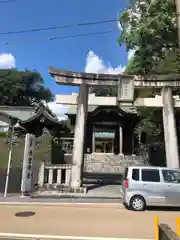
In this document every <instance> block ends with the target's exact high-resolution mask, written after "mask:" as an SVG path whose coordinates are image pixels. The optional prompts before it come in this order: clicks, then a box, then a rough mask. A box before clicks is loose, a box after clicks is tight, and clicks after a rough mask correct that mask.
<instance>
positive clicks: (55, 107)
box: [47, 102, 67, 121]
mask: <svg viewBox="0 0 180 240" xmlns="http://www.w3.org/2000/svg"><path fill="white" fill-rule="evenodd" d="M47 105H48V107H49V108H50V109H51V111H52V112H53V113H54V114H56V116H57V117H58V119H59V121H60V120H65V119H67V116H66V115H65V113H66V112H67V106H66V105H62V104H57V103H56V102H49V103H48V104H47Z"/></svg>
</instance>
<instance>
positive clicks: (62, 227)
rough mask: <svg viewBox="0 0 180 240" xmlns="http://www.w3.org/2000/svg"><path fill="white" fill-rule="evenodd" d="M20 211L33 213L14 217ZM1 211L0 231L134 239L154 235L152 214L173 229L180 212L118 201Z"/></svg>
mask: <svg viewBox="0 0 180 240" xmlns="http://www.w3.org/2000/svg"><path fill="white" fill-rule="evenodd" d="M19 212H33V213H34V215H32V214H31V216H29V217H28V216H27V217H17V216H16V215H15V214H16V213H19ZM0 213H1V224H0V232H1V233H2V232H5V233H20V234H41V235H61V236H76V237H79V236H84V237H109V238H113V237H114V238H136V239H137V238H138V239H139V238H140V239H154V216H156V215H158V216H159V217H160V222H161V223H167V224H169V225H170V227H172V228H173V230H175V228H176V227H175V221H176V218H177V217H179V216H180V211H177V210H176V211H173V210H172V211H170V210H169V211H157V209H156V210H151V211H145V212H132V211H128V210H126V209H124V208H122V207H120V206H119V205H118V204H117V205H115V204H114V205H110V204H109V205H101V204H97V205H96V204H93V205H89V206H86V205H83V204H82V205H81V204H78V205H73V204H72V205H69V206H67V205H65V204H64V205H63V204H62V205H60V206H43V205H41V206H35V205H16V206H15V205H14V206H13V205H1V206H0ZM9 239H12V238H9ZM24 239H25V238H24ZM41 239H42V238H41Z"/></svg>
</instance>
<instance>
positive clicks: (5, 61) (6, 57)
mask: <svg viewBox="0 0 180 240" xmlns="http://www.w3.org/2000/svg"><path fill="white" fill-rule="evenodd" d="M15 67H16V59H15V57H14V56H13V55H12V54H11V53H0V69H10V68H15Z"/></svg>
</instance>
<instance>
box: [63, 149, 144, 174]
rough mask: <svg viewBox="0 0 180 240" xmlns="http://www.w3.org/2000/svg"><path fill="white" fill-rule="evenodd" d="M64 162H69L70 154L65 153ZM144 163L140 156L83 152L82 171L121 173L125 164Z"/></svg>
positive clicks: (70, 160) (70, 161) (70, 159)
mask: <svg viewBox="0 0 180 240" xmlns="http://www.w3.org/2000/svg"><path fill="white" fill-rule="evenodd" d="M65 162H66V163H68V164H71V163H72V155H70V154H67V155H65ZM144 164H145V163H144V160H143V157H142V156H136V155H129V156H127V155H114V154H101V153H92V154H85V158H84V172H89V173H122V172H123V170H124V168H125V167H126V166H129V165H144Z"/></svg>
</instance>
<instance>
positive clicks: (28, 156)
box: [21, 133, 36, 193]
mask: <svg viewBox="0 0 180 240" xmlns="http://www.w3.org/2000/svg"><path fill="white" fill-rule="evenodd" d="M35 143H36V137H35V135H33V134H29V133H28V134H26V138H25V147H24V159H23V168H22V182H21V192H22V193H29V192H30V191H31V185H32V166H33V160H34V153H35Z"/></svg>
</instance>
